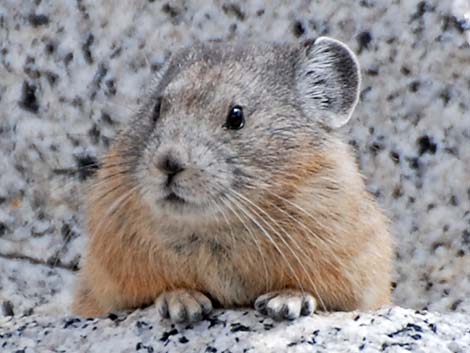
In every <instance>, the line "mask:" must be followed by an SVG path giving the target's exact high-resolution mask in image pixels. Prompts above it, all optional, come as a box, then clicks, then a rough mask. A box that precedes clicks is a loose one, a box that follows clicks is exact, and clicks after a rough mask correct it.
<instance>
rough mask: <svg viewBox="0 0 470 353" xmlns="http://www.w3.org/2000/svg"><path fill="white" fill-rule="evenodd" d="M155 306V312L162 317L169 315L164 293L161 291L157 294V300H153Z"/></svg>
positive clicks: (166, 317)
mask: <svg viewBox="0 0 470 353" xmlns="http://www.w3.org/2000/svg"><path fill="white" fill-rule="evenodd" d="M155 306H156V307H157V312H158V313H159V314H160V316H161V317H162V318H165V319H168V318H169V317H170V316H169V312H168V302H167V300H166V294H165V293H162V294H160V295H159V296H158V298H157V300H156V301H155Z"/></svg>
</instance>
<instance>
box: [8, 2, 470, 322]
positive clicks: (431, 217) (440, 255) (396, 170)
mask: <svg viewBox="0 0 470 353" xmlns="http://www.w3.org/2000/svg"><path fill="white" fill-rule="evenodd" d="M468 5H469V4H468V1H466V0H458V1H455V2H452V1H438V0H434V1H431V0H429V1H421V2H418V1H414V0H406V1H399V0H390V1H373V0H362V1H356V2H351V1H346V0H342V1H300V0H296V1H266V2H262V1H242V2H228V1H192V2H190V1H171V2H165V1H143V0H137V1H132V2H131V1H121V2H112V1H91V0H89V1H81V0H77V1H41V0H36V1H15V0H2V1H0V151H1V154H0V304H2V303H3V310H0V316H1V315H2V312H3V314H9V313H15V314H21V313H27V314H31V313H32V312H34V313H63V312H64V310H66V308H67V305H68V303H69V300H70V293H71V287H72V283H73V276H74V271H75V270H76V269H77V268H78V266H79V259H80V256H81V254H82V253H83V250H84V246H85V241H84V240H85V239H84V235H83V229H82V226H81V223H80V222H81V210H80V204H81V197H82V195H83V189H84V185H85V184H86V182H87V180H89V177H90V176H91V175H92V174H93V172H94V171H95V169H96V168H97V163H98V159H99V157H100V156H101V155H102V154H103V153H104V152H105V151H106V148H107V147H108V145H109V143H110V141H112V139H113V136H114V135H115V133H116V131H117V129H118V128H119V127H120V126H121V124H122V123H124V122H126V121H127V120H128V119H129V117H130V116H131V115H132V114H133V112H134V111H135V110H136V107H137V106H138V104H139V97H140V96H141V95H142V92H143V91H144V90H145V87H146V85H147V84H148V83H149V82H150V80H151V77H152V74H153V73H154V72H155V71H156V70H158V69H159V68H160V67H161V65H162V63H163V62H164V60H165V58H166V57H167V56H168V55H169V53H170V52H171V51H172V50H173V49H174V48H175V47H177V46H180V45H184V44H189V43H191V42H192V41H195V40H223V41H226V40H235V39H239V40H247V39H256V40H267V41H279V40H282V41H292V42H300V41H302V40H304V39H306V38H311V37H315V36H319V35H328V36H332V37H335V38H337V39H340V40H342V41H344V42H346V43H347V44H348V45H349V46H350V47H351V48H352V49H353V50H354V52H356V53H357V55H358V58H359V61H360V64H361V66H362V72H363V86H362V93H361V102H360V104H359V105H358V107H357V109H356V112H355V114H354V116H353V119H352V121H351V123H350V124H348V125H347V127H345V128H344V129H343V130H344V135H345V138H346V139H347V140H348V141H350V143H351V145H353V146H354V147H355V148H356V150H357V154H358V160H359V163H360V166H361V168H362V171H363V173H364V174H365V176H366V178H367V185H368V188H369V190H370V191H371V192H372V193H373V194H375V195H376V196H377V198H378V200H379V203H380V204H381V205H382V206H383V208H384V209H385V210H386V211H387V213H388V215H389V216H390V218H391V220H392V228H393V233H394V236H395V238H396V244H397V261H396V283H397V284H396V289H395V292H394V300H395V303H396V304H398V305H400V306H404V307H410V308H416V309H422V308H428V309H430V310H437V311H442V312H447V311H459V312H466V313H468V312H470V143H469V141H470V113H469V112H470V110H469V105H470V46H469V43H468V40H470V35H469V32H468V31H467V32H466V30H468V29H470V25H469V23H470V22H466V20H465V18H467V19H468V18H469V17H470V12H467V11H468V9H469V8H470V6H468ZM466 14H467V15H466ZM466 16H467V17H466Z"/></svg>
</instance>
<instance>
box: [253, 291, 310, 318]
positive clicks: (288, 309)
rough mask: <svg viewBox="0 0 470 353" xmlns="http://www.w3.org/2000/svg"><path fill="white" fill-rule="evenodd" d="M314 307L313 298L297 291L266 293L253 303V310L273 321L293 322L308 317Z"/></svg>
mask: <svg viewBox="0 0 470 353" xmlns="http://www.w3.org/2000/svg"><path fill="white" fill-rule="evenodd" d="M316 306H317V302H316V300H315V298H314V297H313V296H311V295H310V294H308V293H302V292H301V291H297V290H282V291H277V292H270V293H266V294H263V295H261V296H259V297H258V299H256V301H255V309H256V310H257V311H259V312H260V313H261V314H263V315H268V316H269V317H271V318H273V319H274V320H295V319H297V318H298V317H299V316H310V315H311V314H312V313H313V312H314V311H315V309H316Z"/></svg>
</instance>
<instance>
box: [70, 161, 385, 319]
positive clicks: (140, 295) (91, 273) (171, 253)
mask: <svg viewBox="0 0 470 353" xmlns="http://www.w3.org/2000/svg"><path fill="white" fill-rule="evenodd" d="M345 158H348V156H346V155H345ZM108 163H109V165H113V164H118V163H116V162H115V161H113V160H112V159H111V160H110V161H108ZM327 163H332V162H331V161H328V160H318V159H316V160H312V162H311V164H310V166H308V167H307V168H306V172H312V170H317V174H318V171H319V170H320V167H321V170H323V171H328V170H329V168H327V165H326V164H327ZM346 165H347V163H346ZM117 172H118V171H117V170H116V169H114V168H108V169H105V170H104V171H102V172H101V174H100V176H99V178H102V179H105V178H106V177H107V175H110V174H111V173H117ZM339 173H340V174H341V175H344V178H349V180H345V182H347V183H348V184H349V187H355V184H356V183H359V184H358V186H357V187H358V190H352V191H353V192H345V190H344V189H343V188H342V187H340V185H339V184H338V183H337V182H335V183H332V182H331V180H333V179H334V180H339V179H338V177H340V176H333V175H329V176H328V173H326V174H325V178H321V176H322V175H317V176H318V178H316V179H315V181H314V182H311V183H308V184H304V185H300V180H301V179H299V180H298V181H296V180H291V181H290V184H289V183H288V184H286V186H285V188H284V190H286V191H287V192H286V194H285V195H284V196H283V195H280V194H279V195H271V197H269V198H267V199H266V204H262V203H261V204H259V206H255V205H251V206H250V205H249V204H247V208H246V209H245V210H243V209H239V210H238V211H239V216H238V217H239V219H240V221H241V222H240V224H238V225H236V226H232V227H223V226H220V225H218V226H214V227H213V228H212V229H210V228H208V229H202V231H199V232H198V231H194V232H193V231H190V230H183V229H181V230H180V233H179V234H171V232H169V230H168V229H163V228H160V227H159V226H158V224H155V222H154V221H151V219H152V215H151V214H150V213H149V212H150V211H149V209H147V208H145V207H143V205H142V203H141V201H140V200H139V196H138V194H137V193H132V192H128V193H127V194H126V193H123V192H122V191H121V190H120V185H119V182H118V183H116V184H115V185H107V188H108V189H107V190H103V188H100V189H99V190H97V191H96V193H93V192H92V193H91V195H92V196H91V199H90V203H89V213H88V215H89V223H88V225H89V230H90V244H89V253H88V256H87V258H86V261H85V267H84V269H83V270H82V274H81V276H82V284H81V287H82V290H83V291H84V295H82V296H81V298H82V299H81V300H80V299H79V300H77V301H76V303H75V310H76V311H77V312H78V313H80V314H82V315H86V316H87V315H101V314H104V313H105V312H108V311H111V310H113V309H116V308H129V307H138V306H142V305H146V304H149V303H151V302H152V301H153V300H154V299H155V298H156V297H157V296H158V295H159V294H160V293H162V292H163V291H168V290H172V289H178V288H188V289H195V290H198V291H201V292H203V293H206V294H207V295H209V296H210V297H212V298H213V299H215V300H217V301H218V302H219V303H220V304H221V305H223V306H225V307H230V306H240V305H243V306H247V305H251V304H252V303H253V301H254V300H255V299H256V297H257V296H259V295H260V294H262V293H266V292H269V291H274V290H279V289H287V288H300V289H302V290H305V291H309V292H311V293H312V294H313V295H314V296H316V297H317V298H319V302H320V308H321V306H323V309H339V310H350V309H354V308H365V309H369V308H374V307H378V306H380V305H383V304H385V303H387V302H388V301H389V295H390V292H389V284H388V283H387V282H389V281H390V278H389V273H390V269H389V266H390V264H389V261H388V257H389V253H390V251H391V249H390V244H389V241H388V234H387V232H386V229H385V228H384V225H383V224H384V219H383V217H382V216H381V214H380V212H378V210H377V209H376V207H375V206H374V205H373V204H371V203H367V202H366V203H364V202H362V200H358V199H356V198H370V196H368V195H367V194H366V193H365V192H363V191H362V189H361V184H360V183H361V180H360V178H359V177H357V176H356V177H355V176H354V175H352V176H348V175H347V170H344V171H340V172H339ZM351 177H352V179H353V180H351ZM354 178H356V179H357V180H354ZM339 181H341V180H339ZM120 182H121V183H122V185H125V183H126V182H127V181H125V180H120ZM296 183H298V184H297V185H296ZM294 189H297V190H298V192H297V196H296V197H295V198H291V199H287V198H286V197H287V196H288V194H289V191H291V190H294ZM109 190H111V191H109ZM319 191H323V192H319ZM114 193H118V194H119V195H121V196H120V198H121V200H122V202H123V203H125V207H119V208H116V211H114V210H113V205H115V204H116V194H114ZM307 195H314V196H310V197H307ZM120 202H121V201H120ZM121 206H122V205H121ZM250 207H251V208H250ZM307 210H308V213H307ZM332 210H336V211H335V212H336V213H333V212H332ZM103 215H105V216H103ZM250 217H251V218H257V223H258V226H256V225H255V224H253V222H251V223H250V222H249V221H250V219H251V218H250ZM263 230H264V231H263ZM159 232H160V233H159ZM365 246H366V247H368V249H364V247H365ZM374 282H376V283H374ZM374 286H376V287H377V288H378V289H377V290H374V289H373V288H372V289H369V288H371V287H374ZM367 290H369V291H372V292H374V291H378V292H379V293H374V297H373V300H371V299H370V298H367V300H364V298H363V293H364V291H367ZM85 292H86V293H85ZM78 297H79V298H80V296H78ZM91 298H92V300H91Z"/></svg>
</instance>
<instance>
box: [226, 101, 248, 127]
mask: <svg viewBox="0 0 470 353" xmlns="http://www.w3.org/2000/svg"><path fill="white" fill-rule="evenodd" d="M244 125H245V116H244V115H243V108H242V107H240V106H239V105H235V106H233V107H232V108H230V111H229V112H228V115H227V121H226V122H225V124H224V127H225V128H227V129H231V130H240V129H241V128H242V127H243V126H244Z"/></svg>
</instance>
